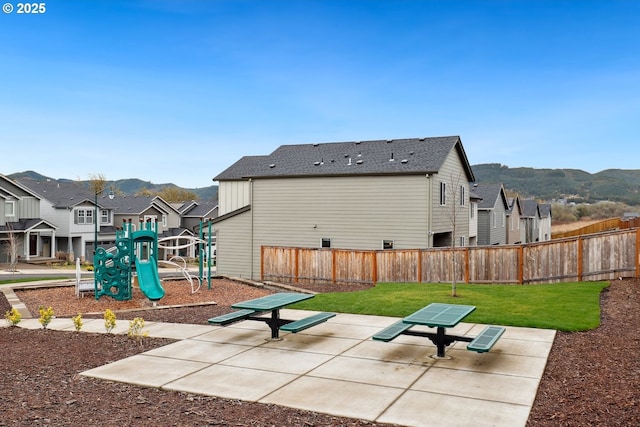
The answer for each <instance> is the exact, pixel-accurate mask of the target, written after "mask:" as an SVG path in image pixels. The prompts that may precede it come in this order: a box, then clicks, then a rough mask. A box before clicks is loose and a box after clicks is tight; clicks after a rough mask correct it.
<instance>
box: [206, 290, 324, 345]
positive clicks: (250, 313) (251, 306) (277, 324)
mask: <svg viewBox="0 0 640 427" xmlns="http://www.w3.org/2000/svg"><path fill="white" fill-rule="evenodd" d="M310 298H313V295H312V294H301V293H292V292H282V293H276V294H271V295H267V296H264V297H261V298H256V299H252V300H248V301H243V302H239V303H236V304H233V305H232V306H231V307H232V308H234V309H238V310H237V311H233V312H231V313H227V314H223V315H221V316H217V317H213V318H211V319H209V323H211V324H214V325H220V326H226V325H230V324H232V323H235V322H239V321H241V320H257V321H260V322H265V323H266V324H267V325H268V326H269V328H270V329H271V339H278V338H279V336H280V334H279V331H280V330H283V331H288V332H293V333H296V332H300V331H303V330H305V329H307V328H310V327H312V326H315V325H317V324H319V323H322V322H326V321H327V320H328V319H330V318H331V317H334V316H335V315H336V314H335V313H317V314H314V315H312V316H309V317H305V318H304V319H299V320H287V319H282V318H281V317H280V309H282V308H283V307H286V306H288V305H291V304H295V303H297V302H300V301H304V300H307V299H310ZM269 311H270V312H271V315H270V316H264V313H266V312H269Z"/></svg>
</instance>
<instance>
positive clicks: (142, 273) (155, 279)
mask: <svg viewBox="0 0 640 427" xmlns="http://www.w3.org/2000/svg"><path fill="white" fill-rule="evenodd" d="M136 272H137V273H138V286H140V291H142V293H143V294H144V295H145V296H146V297H147V298H149V300H151V301H157V300H159V299H162V297H164V288H163V287H162V285H161V284H160V276H158V264H157V263H155V262H153V261H140V260H139V259H137V258H136Z"/></svg>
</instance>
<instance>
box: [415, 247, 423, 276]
mask: <svg viewBox="0 0 640 427" xmlns="http://www.w3.org/2000/svg"><path fill="white" fill-rule="evenodd" d="M416 250H417V251H418V272H417V274H418V277H416V279H418V280H417V282H418V283H422V249H416Z"/></svg>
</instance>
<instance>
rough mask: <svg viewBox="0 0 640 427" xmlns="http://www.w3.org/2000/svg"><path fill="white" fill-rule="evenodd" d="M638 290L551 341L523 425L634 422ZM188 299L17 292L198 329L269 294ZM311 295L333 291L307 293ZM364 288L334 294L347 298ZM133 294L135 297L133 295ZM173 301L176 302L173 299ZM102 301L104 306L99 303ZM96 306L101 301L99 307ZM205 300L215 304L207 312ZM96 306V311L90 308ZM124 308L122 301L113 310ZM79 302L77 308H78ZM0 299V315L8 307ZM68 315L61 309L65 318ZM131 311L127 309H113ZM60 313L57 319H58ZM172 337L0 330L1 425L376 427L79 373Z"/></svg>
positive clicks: (607, 295)
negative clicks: (149, 304) (592, 321)
mask: <svg viewBox="0 0 640 427" xmlns="http://www.w3.org/2000/svg"><path fill="white" fill-rule="evenodd" d="M639 285H640V283H639V281H638V280H620V281H614V282H612V285H611V286H610V288H608V289H607V290H605V291H604V292H603V294H602V297H601V307H602V325H601V326H600V327H599V328H597V329H595V330H592V331H588V332H580V333H563V332H559V333H558V334H557V337H556V340H555V342H554V345H553V348H552V350H551V354H550V357H549V361H548V364H547V368H546V370H545V373H544V375H543V378H542V381H541V384H540V388H539V390H538V395H537V397H536V400H535V403H534V405H533V408H532V411H531V414H530V417H529V421H528V425H529V426H548V425H551V426H591V425H593V426H595V425H598V426H604V425H606V426H630V425H640V408H639V407H638V405H640V395H639V394H638V392H637V385H638V381H639V380H640V357H638V356H639V355H640V338H639V336H638V325H640V292H639V289H640V287H639ZM206 287H207V286H206V284H205V285H204V286H203V289H202V290H201V291H202V292H201V294H200V295H199V296H196V295H197V293H196V294H194V295H193V296H186V295H190V289H189V285H188V284H187V285H186V286H185V285H184V283H182V284H176V288H175V289H173V288H172V287H171V286H169V285H166V286H165V288H166V289H167V300H166V301H165V300H163V301H162V303H163V305H165V304H177V303H179V302H180V301H181V299H180V298H182V297H185V298H189V300H188V303H190V304H203V305H197V306H192V307H183V308H168V307H162V308H153V309H149V308H146V309H144V310H139V308H142V306H144V305H145V304H144V302H143V301H141V300H140V299H139V298H142V299H144V298H143V297H140V295H137V294H136V293H134V299H133V300H132V301H128V302H115V301H113V300H111V299H110V298H102V299H101V300H100V301H94V300H93V298H92V297H85V298H80V299H76V298H75V296H74V295H73V288H69V287H65V288H51V289H45V290H33V291H24V292H22V291H18V292H17V293H18V295H19V297H20V298H21V299H22V300H23V302H25V303H26V304H27V306H28V307H29V310H30V311H31V312H32V314H33V315H34V316H35V317H37V309H38V307H39V306H40V305H46V306H52V307H53V308H54V310H55V311H56V315H58V316H61V317H62V316H63V315H64V316H72V315H75V314H77V313H78V312H82V313H83V315H84V316H86V317H93V316H97V315H98V314H96V315H93V316H92V315H90V314H84V313H89V312H91V311H96V312H99V311H104V309H106V308H110V309H111V310H114V311H116V313H117V316H118V319H132V318H134V317H138V316H140V317H143V318H144V319H145V320H146V321H164V322H178V323H196V324H198V323H199V324H206V323H207V319H208V318H209V317H212V316H215V315H218V314H222V313H225V312H228V311H231V308H230V305H231V304H232V303H234V302H236V301H241V300H245V299H248V298H255V297H258V296H261V295H264V294H266V293H270V292H274V290H273V289H269V288H256V287H253V286H248V285H245V284H240V283H237V282H232V281H226V280H216V281H214V282H213V284H212V289H211V290H208V289H206ZM306 287H307V288H308V289H310V290H313V291H316V292H326V291H335V290H336V289H335V288H334V287H332V286H326V285H316V286H306ZM366 287H367V285H357V284H356V285H352V286H349V287H341V288H340V289H341V290H344V291H352V290H357V289H362V288H366ZM136 295H137V296H136ZM176 295H177V296H176ZM107 300H109V301H108V302H107ZM103 301H104V302H103ZM212 301H215V302H216V303H217V304H216V305H213V304H212ZM94 303H97V304H99V306H98V307H97V308H96V306H94V305H93V304H94ZM120 303H122V304H120ZM82 304H84V305H82ZM9 309H10V307H9V304H8V302H7V301H6V298H4V295H2V294H1V293H0V313H4V312H6V311H7V310H9ZM65 310H66V311H65ZM121 310H130V311H121ZM63 313H64V314H63ZM169 342H172V341H171V340H167V339H159V338H146V339H145V340H144V341H143V344H142V345H140V344H138V343H137V342H136V341H135V340H132V339H130V338H128V337H126V336H122V335H106V334H92V333H84V332H83V333H75V332H60V331H52V330H47V331H45V330H42V329H40V330H26V329H22V328H8V327H7V328H0V346H1V348H2V350H3V355H2V359H3V360H2V375H1V376H0V389H1V390H2V391H3V397H2V399H3V402H2V405H1V406H0V426H40V425H50V426H77V425H102V426H123V425H128V426H154V427H155V426H159V425H163V426H378V425H382V424H379V423H372V422H367V421H363V420H355V419H348V418H340V417H333V416H330V415H326V414H318V413H313V412H308V411H302V410H297V409H291V408H285V407H280V406H275V405H264V404H259V403H251V402H243V401H239V400H228V399H220V398H215V397H208V396H198V395H192V394H187V393H177V392H168V391H160V390H157V389H151V388H142V387H138V386H133V385H127V384H121V383H113V382H108V381H102V380H97V379H92V378H86V377H82V376H80V375H78V373H79V372H82V371H84V370H87V369H90V368H93V367H96V366H101V365H103V364H106V363H109V362H112V361H115V360H120V359H123V358H125V357H128V356H131V355H134V354H137V353H140V352H143V351H147V350H149V349H152V348H156V347H159V346H162V345H165V344H167V343H169Z"/></svg>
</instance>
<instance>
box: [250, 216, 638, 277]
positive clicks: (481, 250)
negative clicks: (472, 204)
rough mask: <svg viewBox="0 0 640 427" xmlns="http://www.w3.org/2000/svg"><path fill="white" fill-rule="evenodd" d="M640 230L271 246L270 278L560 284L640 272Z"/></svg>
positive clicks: (265, 253)
mask: <svg viewBox="0 0 640 427" xmlns="http://www.w3.org/2000/svg"><path fill="white" fill-rule="evenodd" d="M639 248H640V229H638V228H635V229H625V230H619V231H614V232H608V233H600V234H592V235H588V236H579V237H574V238H568V239H559V240H552V241H549V242H542V243H532V244H528V245H517V246H516V245H508V246H507V245H504V246H477V247H461V248H455V249H451V248H436V249H408V250H349V249H318V248H293V247H275V246H263V247H262V248H261V260H260V261H261V271H260V274H261V278H262V280H263V281H264V280H270V281H278V282H285V283H298V282H300V283H341V282H342V283H346V282H351V283H353V282H366V283H377V282H431V283H437V282H451V281H452V277H454V276H453V275H454V266H455V277H456V281H457V282H459V283H515V284H523V283H553V282H569V281H595V280H612V279H617V278H619V277H640V257H639Z"/></svg>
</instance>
